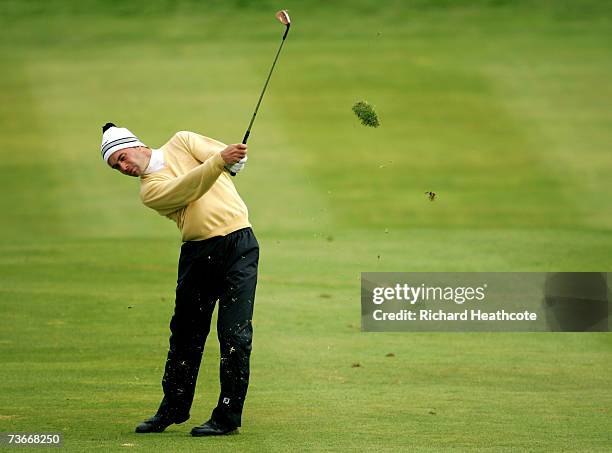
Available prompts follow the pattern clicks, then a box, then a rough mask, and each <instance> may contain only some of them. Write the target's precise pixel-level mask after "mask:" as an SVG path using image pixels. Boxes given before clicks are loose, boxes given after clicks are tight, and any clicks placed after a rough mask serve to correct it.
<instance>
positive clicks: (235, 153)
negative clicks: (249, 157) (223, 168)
mask: <svg viewBox="0 0 612 453" xmlns="http://www.w3.org/2000/svg"><path fill="white" fill-rule="evenodd" d="M246 154H247V145H243V144H242V143H234V144H233V145H229V146H228V147H227V148H225V149H224V150H223V151H221V157H222V158H223V160H224V161H225V163H226V164H229V165H233V164H235V163H237V162H239V161H240V159H242V158H243V157H245V156H246Z"/></svg>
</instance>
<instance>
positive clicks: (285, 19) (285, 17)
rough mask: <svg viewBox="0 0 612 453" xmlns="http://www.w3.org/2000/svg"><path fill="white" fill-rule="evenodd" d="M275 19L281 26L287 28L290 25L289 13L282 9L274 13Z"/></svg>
mask: <svg viewBox="0 0 612 453" xmlns="http://www.w3.org/2000/svg"><path fill="white" fill-rule="evenodd" d="M276 18H277V19H278V20H279V21H280V23H281V24H283V25H287V26H289V25H291V19H289V13H288V12H287V11H286V10H284V9H282V10H280V11H279V12H278V13H276Z"/></svg>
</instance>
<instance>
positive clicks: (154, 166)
mask: <svg viewBox="0 0 612 453" xmlns="http://www.w3.org/2000/svg"><path fill="white" fill-rule="evenodd" d="M164 166H165V165H164V153H163V152H162V150H161V149H151V160H150V161H149V166H148V167H147V169H146V170H145V171H144V174H145V175H148V174H149V173H154V172H156V171H159V170H161V169H162V168H164Z"/></svg>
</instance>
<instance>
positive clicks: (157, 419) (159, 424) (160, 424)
mask: <svg viewBox="0 0 612 453" xmlns="http://www.w3.org/2000/svg"><path fill="white" fill-rule="evenodd" d="M188 418H189V417H187V418H184V419H175V418H168V417H162V416H160V415H154V416H153V417H151V418H148V419H146V420H145V421H143V422H142V423H141V424H140V425H138V426H137V427H136V432H137V433H161V432H163V430H164V429H166V428H167V427H168V426H170V425H172V424H174V423H177V424H178V423H183V422H185V421H187V420H188Z"/></svg>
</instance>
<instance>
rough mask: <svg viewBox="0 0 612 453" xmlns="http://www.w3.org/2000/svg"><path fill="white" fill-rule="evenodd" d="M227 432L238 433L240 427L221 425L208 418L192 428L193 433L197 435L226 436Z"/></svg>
mask: <svg viewBox="0 0 612 453" xmlns="http://www.w3.org/2000/svg"><path fill="white" fill-rule="evenodd" d="M226 434H238V428H233V427H227V426H221V425H219V424H217V423H215V422H214V421H212V420H208V421H207V422H206V423H202V424H201V425H200V426H196V427H195V428H193V429H192V430H191V435H192V436H195V437H202V436H224V435H226Z"/></svg>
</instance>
